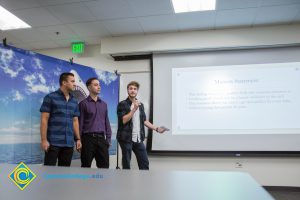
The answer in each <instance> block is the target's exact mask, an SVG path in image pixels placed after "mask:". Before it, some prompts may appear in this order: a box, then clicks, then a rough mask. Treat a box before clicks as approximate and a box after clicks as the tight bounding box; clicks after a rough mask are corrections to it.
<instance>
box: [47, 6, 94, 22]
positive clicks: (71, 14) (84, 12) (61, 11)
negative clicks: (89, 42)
mask: <svg viewBox="0 0 300 200" xmlns="http://www.w3.org/2000/svg"><path fill="white" fill-rule="evenodd" d="M47 9H48V10H49V11H50V12H51V13H52V14H53V15H55V16H56V17H57V18H58V19H60V20H61V21H62V22H63V23H76V22H84V21H94V20H96V18H95V17H94V16H93V15H92V14H91V11H90V10H89V9H88V8H87V7H86V6H85V4H84V3H71V4H64V5H56V6H48V7H47Z"/></svg>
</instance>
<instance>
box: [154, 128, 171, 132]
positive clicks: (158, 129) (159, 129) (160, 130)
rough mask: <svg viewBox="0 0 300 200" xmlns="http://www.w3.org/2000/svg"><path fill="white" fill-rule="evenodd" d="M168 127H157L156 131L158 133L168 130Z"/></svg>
mask: <svg viewBox="0 0 300 200" xmlns="http://www.w3.org/2000/svg"><path fill="white" fill-rule="evenodd" d="M168 130H169V129H167V128H165V127H157V129H156V131H157V132H158V133H164V132H165V131H168Z"/></svg>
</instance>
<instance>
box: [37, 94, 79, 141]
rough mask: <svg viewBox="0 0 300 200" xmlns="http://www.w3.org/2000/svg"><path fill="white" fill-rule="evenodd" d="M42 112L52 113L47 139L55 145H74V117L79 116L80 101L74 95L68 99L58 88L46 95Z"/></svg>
mask: <svg viewBox="0 0 300 200" xmlns="http://www.w3.org/2000/svg"><path fill="white" fill-rule="evenodd" d="M40 112H47V113H50V117H49V121H48V129H47V140H48V142H49V143H50V144H51V145H53V146H58V147H73V146H74V131H73V118H74V117H79V115H80V112H79V107H78V102H77V100H76V99H75V98H74V96H73V95H71V94H70V98H69V100H68V101H67V100H66V98H65V96H64V94H63V92H62V91H61V90H60V89H58V90H57V91H55V92H52V93H50V94H48V95H46V96H45V97H44V101H43V103H42V106H41V108H40Z"/></svg>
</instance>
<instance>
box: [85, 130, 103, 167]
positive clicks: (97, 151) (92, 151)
mask: <svg viewBox="0 0 300 200" xmlns="http://www.w3.org/2000/svg"><path fill="white" fill-rule="evenodd" d="M81 142H82V149H81V167H91V165H92V161H93V159H94V158H95V160H96V165H97V167H98V168H109V152H108V148H109V144H108V142H107V141H106V140H105V138H104V136H95V135H94V136H93V135H85V134H83V135H82V137H81Z"/></svg>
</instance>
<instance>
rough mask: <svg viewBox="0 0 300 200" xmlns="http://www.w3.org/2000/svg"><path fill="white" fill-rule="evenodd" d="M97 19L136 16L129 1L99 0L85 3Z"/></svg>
mask: <svg viewBox="0 0 300 200" xmlns="http://www.w3.org/2000/svg"><path fill="white" fill-rule="evenodd" d="M85 4H86V5H87V7H88V8H89V9H90V10H91V12H92V13H93V15H94V16H96V17H97V19H100V20H104V19H118V18H128V17H134V16H135V15H134V13H133V11H132V10H131V8H130V6H129V4H128V3H127V1H124V0H99V1H91V2H86V3H85Z"/></svg>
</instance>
